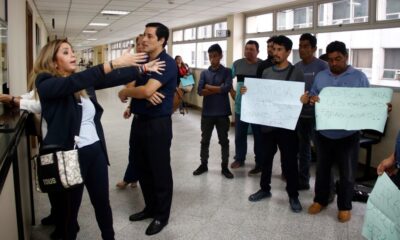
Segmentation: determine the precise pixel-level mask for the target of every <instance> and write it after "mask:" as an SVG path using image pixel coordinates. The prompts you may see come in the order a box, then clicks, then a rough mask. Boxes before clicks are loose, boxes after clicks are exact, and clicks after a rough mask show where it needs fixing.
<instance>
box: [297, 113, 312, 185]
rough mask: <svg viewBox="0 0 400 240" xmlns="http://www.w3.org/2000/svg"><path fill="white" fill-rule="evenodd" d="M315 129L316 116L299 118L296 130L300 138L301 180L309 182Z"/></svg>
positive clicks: (301, 181)
mask: <svg viewBox="0 0 400 240" xmlns="http://www.w3.org/2000/svg"><path fill="white" fill-rule="evenodd" d="M314 129H315V118H302V117H300V118H299V121H298V123H297V127H296V132H297V136H298V139H299V154H298V159H299V181H300V183H308V182H309V179H310V163H311V140H312V139H313V135H314Z"/></svg>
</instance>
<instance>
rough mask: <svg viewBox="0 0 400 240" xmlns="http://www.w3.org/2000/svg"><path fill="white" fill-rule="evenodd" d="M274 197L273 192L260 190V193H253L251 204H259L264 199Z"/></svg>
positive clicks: (250, 198)
mask: <svg viewBox="0 0 400 240" xmlns="http://www.w3.org/2000/svg"><path fill="white" fill-rule="evenodd" d="M271 196H272V194H271V192H269V191H268V192H266V191H264V190H262V189H260V190H258V192H256V193H253V194H251V195H250V196H249V201H250V202H257V201H260V200H261V199H264V198H270V197H271Z"/></svg>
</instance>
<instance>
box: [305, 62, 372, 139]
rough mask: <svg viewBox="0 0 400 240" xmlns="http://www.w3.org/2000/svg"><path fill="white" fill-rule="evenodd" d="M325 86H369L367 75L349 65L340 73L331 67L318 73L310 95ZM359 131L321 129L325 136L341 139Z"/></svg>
mask: <svg viewBox="0 0 400 240" xmlns="http://www.w3.org/2000/svg"><path fill="white" fill-rule="evenodd" d="M325 87H369V82H368V78H367V76H365V74H364V73H363V72H361V71H360V70H357V69H354V68H353V67H352V66H350V65H349V66H348V67H347V70H346V71H345V72H344V73H342V74H340V75H334V74H332V72H331V71H330V69H329V68H328V69H326V70H324V71H321V72H319V73H318V74H317V76H316V77H315V80H314V84H313V85H312V87H311V91H310V95H311V96H317V95H319V93H320V92H321V91H322V89H323V88H325ZM355 132H357V131H346V130H320V131H319V133H321V134H322V135H323V136H325V137H327V138H331V139H340V138H345V137H348V136H350V135H352V134H354V133H355Z"/></svg>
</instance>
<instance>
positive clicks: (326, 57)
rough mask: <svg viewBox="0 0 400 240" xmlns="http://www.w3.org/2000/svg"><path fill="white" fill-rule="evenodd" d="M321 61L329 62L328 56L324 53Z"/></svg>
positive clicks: (320, 57)
mask: <svg viewBox="0 0 400 240" xmlns="http://www.w3.org/2000/svg"><path fill="white" fill-rule="evenodd" d="M319 59H321V60H324V61H325V62H327V61H328V54H326V53H324V54H322V55H321V56H319Z"/></svg>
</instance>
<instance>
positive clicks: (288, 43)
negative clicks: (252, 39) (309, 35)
mask: <svg viewBox="0 0 400 240" xmlns="http://www.w3.org/2000/svg"><path fill="white" fill-rule="evenodd" d="M274 44H278V45H280V46H284V47H285V49H286V51H290V50H292V46H293V42H292V40H290V38H288V37H286V36H284V35H279V36H277V37H276V38H275V40H274Z"/></svg>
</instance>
